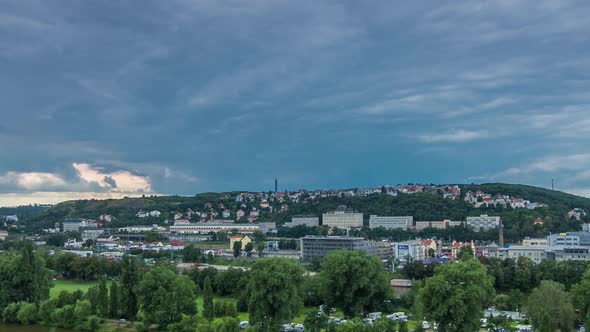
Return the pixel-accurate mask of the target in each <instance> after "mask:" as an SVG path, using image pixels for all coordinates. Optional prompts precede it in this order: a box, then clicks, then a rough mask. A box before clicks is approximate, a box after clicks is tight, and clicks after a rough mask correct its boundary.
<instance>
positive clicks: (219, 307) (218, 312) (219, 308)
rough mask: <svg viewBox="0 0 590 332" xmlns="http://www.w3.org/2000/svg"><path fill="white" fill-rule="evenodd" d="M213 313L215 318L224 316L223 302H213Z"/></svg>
mask: <svg viewBox="0 0 590 332" xmlns="http://www.w3.org/2000/svg"><path fill="white" fill-rule="evenodd" d="M213 313H214V314H213V315H214V316H215V317H223V316H224V315H225V304H224V301H215V303H214V304H213Z"/></svg>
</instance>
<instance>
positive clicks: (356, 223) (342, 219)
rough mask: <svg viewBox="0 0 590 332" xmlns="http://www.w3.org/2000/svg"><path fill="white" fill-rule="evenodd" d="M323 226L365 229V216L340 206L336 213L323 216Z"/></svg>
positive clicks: (332, 212) (327, 213)
mask: <svg viewBox="0 0 590 332" xmlns="http://www.w3.org/2000/svg"><path fill="white" fill-rule="evenodd" d="M322 224H323V225H324V226H329V227H338V228H357V227H363V214H362V213H357V212H354V211H353V210H352V209H349V208H347V207H346V206H343V205H341V206H339V207H338V208H337V209H336V211H331V212H326V213H324V214H322Z"/></svg>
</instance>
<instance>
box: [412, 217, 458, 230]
mask: <svg viewBox="0 0 590 332" xmlns="http://www.w3.org/2000/svg"><path fill="white" fill-rule="evenodd" d="M460 224H461V221H452V220H448V219H445V220H441V221H416V225H415V226H414V229H415V230H417V231H421V230H423V229H425V228H438V229H446V228H447V227H454V226H458V225H460Z"/></svg>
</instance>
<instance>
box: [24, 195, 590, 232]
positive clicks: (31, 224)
mask: <svg viewBox="0 0 590 332" xmlns="http://www.w3.org/2000/svg"><path fill="white" fill-rule="evenodd" d="M461 189H462V196H461V198H460V199H455V200H452V199H448V198H443V196H442V195H440V194H438V193H415V194H399V195H397V196H395V197H394V196H390V195H387V194H372V195H369V196H365V197H358V196H355V197H329V198H323V199H316V200H313V201H305V195H303V196H302V197H301V199H300V200H299V202H293V201H290V200H289V199H288V198H287V200H286V201H284V202H279V201H278V200H274V199H269V203H270V205H271V206H273V207H274V212H271V210H270V209H269V208H260V199H255V200H252V201H250V200H244V201H243V202H240V203H237V202H236V200H235V197H236V195H238V194H239V192H230V193H202V194H197V195H195V196H190V197H186V196H146V197H138V198H124V199H116V200H115V199H112V200H79V201H69V202H64V203H60V204H57V205H55V206H53V207H51V208H48V209H44V210H41V211H35V212H33V213H28V214H25V215H23V218H21V219H22V221H21V222H22V224H23V225H25V226H26V227H27V228H29V229H31V230H38V229H41V228H45V227H52V226H53V225H54V224H55V223H56V222H62V221H63V220H64V219H66V218H89V219H97V218H98V217H99V216H100V215H101V214H108V215H112V216H114V217H115V218H116V221H114V222H112V223H111V224H110V226H111V227H119V226H124V225H135V224H151V223H158V224H162V223H163V222H164V220H165V219H170V220H172V219H173V214H174V213H176V212H181V213H186V212H187V211H188V210H189V209H190V210H192V211H195V212H197V211H198V212H208V213H210V212H211V211H214V212H215V213H218V214H219V216H218V217H217V218H221V212H222V211H223V210H224V209H228V210H230V211H231V213H232V215H231V219H235V218H236V216H235V212H236V211H237V210H238V209H240V208H242V209H243V210H244V211H246V212H248V211H250V210H251V209H252V208H257V209H258V210H260V217H259V218H258V221H274V222H277V223H278V224H283V223H285V222H288V221H290V220H291V217H292V216H294V215H301V214H314V215H321V214H322V213H324V212H326V211H331V210H334V209H335V208H336V207H337V206H338V205H346V206H349V207H351V208H353V209H354V210H356V211H359V212H363V213H364V215H365V219H368V218H369V216H370V215H371V214H376V215H381V216H387V215H397V216H414V220H416V221H436V220H443V219H450V220H465V218H466V217H467V216H477V215H480V214H488V215H498V216H500V217H502V220H503V221H504V224H505V226H506V233H507V234H506V235H507V237H508V238H522V237H524V236H543V235H545V234H547V233H549V232H563V231H571V230H578V229H580V227H581V226H580V224H581V222H580V221H574V220H569V219H568V217H567V212H568V211H569V210H571V209H573V208H581V209H584V210H585V211H587V212H590V199H588V198H583V197H579V196H575V195H571V194H567V193H564V192H560V191H552V190H548V189H544V188H539V187H533V186H526V185H515V184H501V183H491V184H482V185H463V186H461ZM468 190H471V191H476V190H481V191H484V192H486V193H490V194H504V195H510V196H512V197H518V198H523V199H526V200H530V201H533V202H539V203H543V204H546V205H547V206H546V207H543V208H538V209H535V210H528V209H512V208H501V207H496V208H475V207H474V206H473V205H471V204H469V203H467V202H465V201H464V200H463V197H464V195H465V193H466V192H467V191H468ZM207 203H211V207H205V204H207ZM242 204H243V205H242ZM283 204H287V205H288V209H287V211H283V212H277V210H278V209H279V208H280V207H281V206H282V205H283ZM140 210H143V211H151V210H158V211H160V212H161V213H162V215H161V216H160V217H157V218H156V217H153V218H143V219H142V218H138V217H137V216H136V214H137V212H138V211H140ZM536 218H542V219H543V220H544V225H535V224H534V223H533V221H534V220H535V219H536ZM194 219H197V220H198V218H195V217H193V220H194ZM587 220H588V216H585V217H584V218H583V220H582V221H587ZM241 222H246V220H245V219H244V218H243V219H242V220H241Z"/></svg>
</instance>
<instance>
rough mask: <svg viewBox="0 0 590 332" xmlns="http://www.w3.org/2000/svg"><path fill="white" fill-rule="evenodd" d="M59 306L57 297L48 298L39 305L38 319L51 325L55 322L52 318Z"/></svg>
mask: <svg viewBox="0 0 590 332" xmlns="http://www.w3.org/2000/svg"><path fill="white" fill-rule="evenodd" d="M56 308H57V300H56V299H48V300H45V301H43V302H41V304H40V305H39V312H38V319H39V321H40V322H41V323H42V324H45V325H50V324H53V323H55V322H54V321H53V319H52V314H53V312H54V311H55V309H56Z"/></svg>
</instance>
